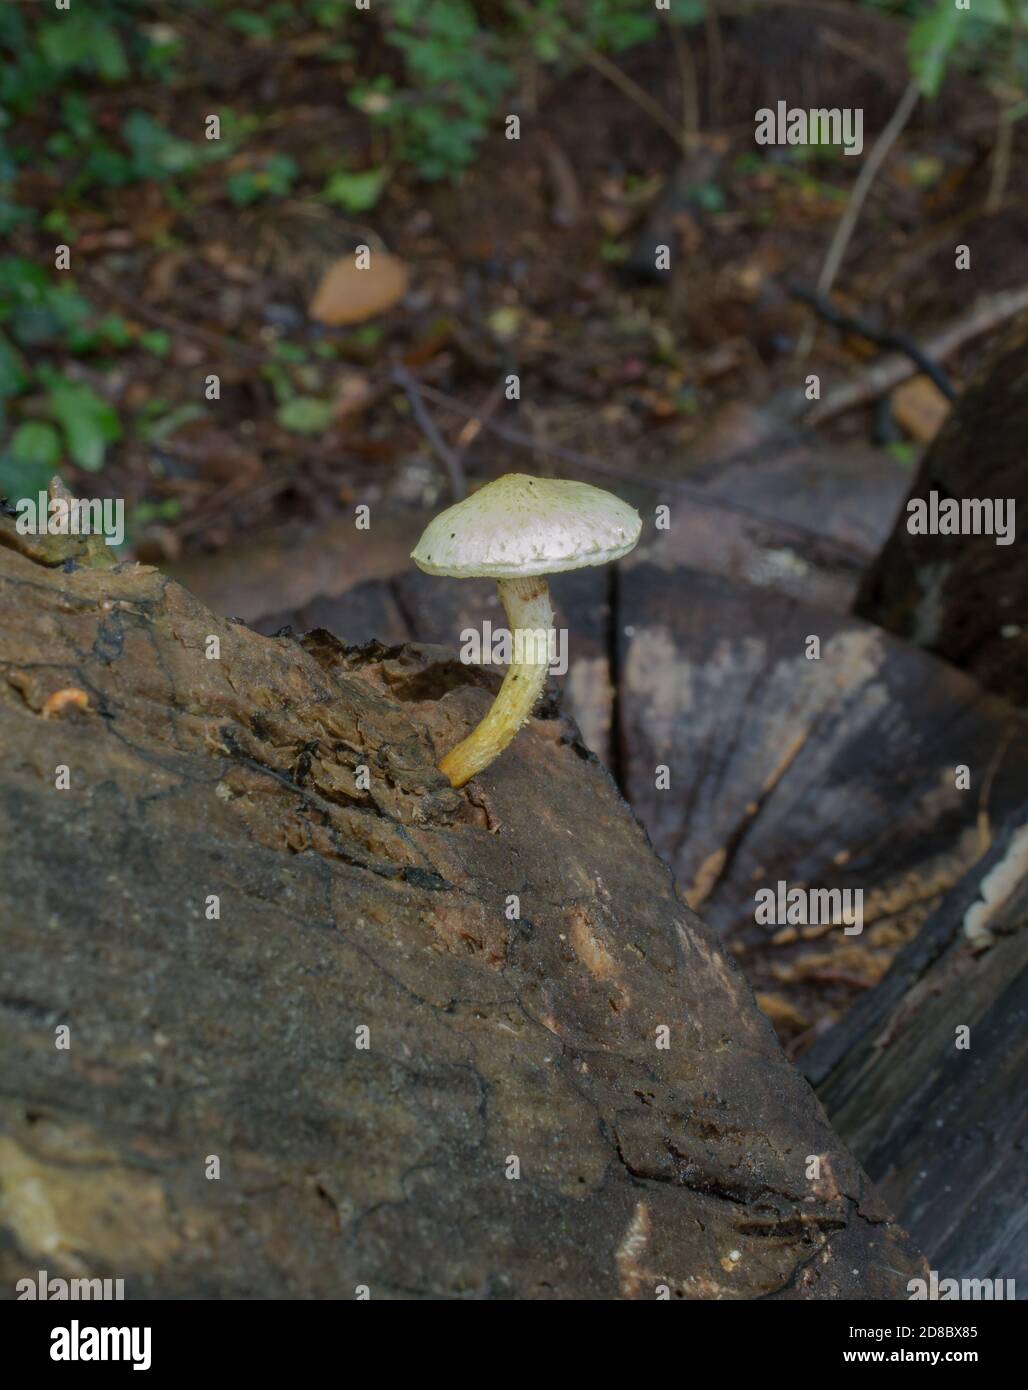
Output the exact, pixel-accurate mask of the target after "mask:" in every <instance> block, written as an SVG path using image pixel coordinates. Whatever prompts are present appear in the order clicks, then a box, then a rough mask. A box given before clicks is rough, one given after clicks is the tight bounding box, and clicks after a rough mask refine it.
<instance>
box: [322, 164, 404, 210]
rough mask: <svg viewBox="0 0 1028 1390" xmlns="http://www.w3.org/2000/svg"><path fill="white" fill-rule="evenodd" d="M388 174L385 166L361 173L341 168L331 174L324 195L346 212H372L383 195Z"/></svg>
mask: <svg viewBox="0 0 1028 1390" xmlns="http://www.w3.org/2000/svg"><path fill="white" fill-rule="evenodd" d="M388 176H389V171H388V170H387V169H386V168H385V167H384V166H383V167H381V168H379V169H366V170H364V172H363V173H360V174H348V173H347V172H346V171H345V170H344V169H339V170H337V172H336V173H334V174H332V175H330V177H329V179H328V181H327V183H326V184H325V188H324V192H323V194H322V196H323V197H324V198H325V199H326V200H327V201H328V202H330V203H338V205H339V206H340V207H341V208H342V209H343V210H344V211H345V212H370V210H371V209H372V208H373V207H374V206H375V204H376V203H377V202H378V200H379V198H380V197H381V196H382V190H383V188H385V185H386V179H387V178H388Z"/></svg>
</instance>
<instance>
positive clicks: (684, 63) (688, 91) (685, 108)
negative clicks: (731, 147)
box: [666, 11, 700, 150]
mask: <svg viewBox="0 0 1028 1390" xmlns="http://www.w3.org/2000/svg"><path fill="white" fill-rule="evenodd" d="M666 20H667V27H668V31H669V32H670V34H671V47H672V48H673V49H674V51H675V62H676V63H677V64H678V80H679V85H680V86H681V89H682V133H681V140H680V143H681V146H682V148H683V149H685V150H691V149H694V148H695V147H696V142H697V141H698V140H699V138H700V94H699V90H698V86H697V82H696V64H695V63H694V62H693V56H692V51H691V49H690V48H689V45H688V44H687V43H686V42H685V40H684V39H683V38H682V35H681V33H680V31H679V29H678V26H677V25H676V24H675V22H674V20H673V19H672V18H671V12H670V11H668V12H667V14H666Z"/></svg>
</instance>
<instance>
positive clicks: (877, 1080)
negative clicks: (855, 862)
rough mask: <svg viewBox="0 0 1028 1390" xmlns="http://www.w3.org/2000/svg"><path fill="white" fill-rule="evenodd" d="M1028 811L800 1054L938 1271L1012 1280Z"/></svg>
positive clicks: (1026, 971)
mask: <svg viewBox="0 0 1028 1390" xmlns="http://www.w3.org/2000/svg"><path fill="white" fill-rule="evenodd" d="M1026 820H1028V807H1026V808H1025V809H1024V811H1023V812H1022V814H1021V816H1020V817H1018V818H1014V819H1013V820H1012V821H1011V823H1010V825H1009V826H1008V827H1007V828H1006V830H1005V831H1004V832H1003V834H1002V835H1000V836H999V837H998V839H997V842H996V844H995V845H994V847H993V849H992V850H991V851H990V853H989V854H988V855H987V857H986V858H985V859H984V860H983V861H982V862H981V864H979V865H976V866H975V868H974V869H973V870H972V871H971V872H970V873H968V874H967V875H966V876H965V878H964V879H963V880H962V881H961V883H960V884H959V885H958V887H956V888H955V889H954V890H953V892H952V893H950V894H949V895H948V896H947V897H946V899H945V901H944V903H943V904H942V906H941V907H940V908H939V910H938V911H937V912H936V913H935V914H934V915H933V916H932V917H931V918H930V920H929V921H928V922H927V923H926V924H925V926H924V928H923V929H922V931H921V933H920V934H919V936H918V937H917V939H916V940H915V941H913V942H912V943H911V944H910V945H909V946H908V947H907V948H906V950H905V951H903V952H902V954H901V955H900V956H899V957H898V958H897V960H896V962H895V964H894V965H893V967H892V969H891V971H890V972H889V974H888V975H887V976H886V977H885V979H884V980H883V981H882V983H881V984H880V985H878V987H877V988H876V989H874V990H873V991H872V992H871V993H870V994H868V995H866V996H865V997H864V999H862V1000H861V1001H860V1003H859V1004H858V1005H857V1006H856V1007H855V1008H854V1009H853V1010H852V1011H851V1012H850V1013H849V1014H848V1015H847V1016H846V1018H845V1019H844V1020H843V1021H842V1023H841V1024H840V1025H839V1027H838V1028H835V1029H833V1031H832V1032H831V1033H829V1034H828V1036H827V1037H825V1038H824V1039H823V1040H822V1041H821V1042H820V1043H818V1044H817V1045H816V1046H815V1047H814V1048H813V1049H812V1051H811V1052H810V1053H809V1054H808V1055H807V1056H806V1057H804V1058H803V1061H802V1062H801V1067H802V1069H803V1071H804V1073H805V1074H806V1075H807V1076H808V1077H809V1078H810V1080H811V1082H812V1083H813V1084H814V1085H815V1086H816V1087H817V1089H818V1093H819V1095H820V1097H821V1099H822V1100H823V1101H824V1104H825V1106H826V1107H827V1109H828V1113H829V1115H830V1116H831V1117H832V1121H833V1123H834V1124H835V1125H836V1126H837V1127H838V1129H839V1131H840V1133H841V1134H842V1135H843V1136H844V1137H845V1138H846V1139H847V1141H848V1142H849V1143H850V1144H852V1146H853V1148H854V1150H855V1152H856V1153H857V1155H858V1156H859V1157H860V1158H861V1160H862V1161H863V1162H864V1163H865V1164H866V1165H867V1168H868V1171H869V1172H870V1173H871V1175H872V1176H873V1177H874V1178H875V1180H876V1181H877V1182H879V1183H880V1184H881V1187H882V1190H883V1192H884V1193H885V1195H886V1197H887V1198H888V1200H889V1201H890V1203H891V1204H892V1205H893V1206H894V1207H895V1209H896V1210H897V1211H898V1213H899V1215H900V1218H901V1219H902V1220H903V1221H904V1223H905V1224H906V1225H908V1226H909V1228H910V1230H911V1231H912V1232H913V1234H914V1236H915V1238H916V1239H917V1240H918V1241H919V1243H920V1244H921V1245H922V1246H923V1248H924V1249H925V1250H927V1251H929V1252H930V1255H931V1261H932V1266H933V1268H936V1269H938V1271H939V1273H940V1277H942V1276H945V1277H956V1278H968V1279H971V1278H977V1279H1004V1280H1005V1279H1014V1280H1015V1281H1016V1282H1018V1283H1020V1284H1021V1286H1022V1288H1023V1287H1024V1281H1025V1279H1026V1278H1028V1265H1026V1260H1025V1252H1026V1249H1028V1240H1026V1231H1025V1207H1024V1193H1025V1188H1026V1185H1028V1163H1026V1159H1025V1154H1026V1152H1028V1121H1026V1112H1025V1106H1024V1076H1025V1070H1026V1067H1028V1028H1026V1027H1025V1019H1026V1015H1028V930H1026V929H1025V921H1026V915H1028V824H1026ZM963 1028H966V1029H967V1030H968V1032H967V1034H966V1036H962V1035H961V1029H963Z"/></svg>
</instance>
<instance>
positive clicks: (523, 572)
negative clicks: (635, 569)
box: [411, 473, 642, 787]
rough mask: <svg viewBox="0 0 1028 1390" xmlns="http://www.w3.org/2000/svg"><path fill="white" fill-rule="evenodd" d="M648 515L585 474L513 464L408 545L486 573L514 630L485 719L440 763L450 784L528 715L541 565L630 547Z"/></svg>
mask: <svg viewBox="0 0 1028 1390" xmlns="http://www.w3.org/2000/svg"><path fill="white" fill-rule="evenodd" d="M641 530H642V519H641V518H640V516H639V513H638V512H637V511H636V510H635V509H634V507H630V506H629V505H628V504H627V502H622V501H621V499H620V498H619V497H615V496H613V495H612V494H611V493H609V492H604V491H603V490H602V489H601V488H598V487H590V486H589V484H588V483H572V482H565V481H561V480H560V479H556V478H529V477H527V476H526V475H525V474H524V473H508V474H506V475H505V476H504V477H502V478H497V479H496V481H495V482H492V483H487V484H486V486H485V487H483V488H480V489H479V490H478V491H477V492H475V493H474V494H473V495H472V496H471V497H466V498H465V499H464V501H463V502H458V503H456V504H455V505H454V506H452V507H448V508H447V509H446V511H445V512H440V514H439V515H438V516H437V517H435V519H434V520H432V521H430V522H429V524H428V526H427V527H426V528H425V532H424V535H423V536H422V537H421V539H420V540H419V541H418V543H417V546H416V547H415V548H414V550H413V551H412V552H411V559H412V560H413V561H414V563H415V564H416V565H417V566H418V567H419V568H420V569H423V570H424V571H425V573H426V574H440V575H447V576H449V577H450V578H453V579H477V578H483V577H484V578H489V579H495V580H496V588H497V590H498V592H499V595H500V602H501V603H502V604H503V611H504V612H505V613H506V615H507V623H508V625H509V627H510V631H511V635H512V638H513V651H512V660H511V664H510V667H509V669H508V671H507V674H506V676H505V677H504V681H503V684H502V685H501V686H500V689H499V692H498V693H497V696H496V699H495V700H494V701H493V704H492V706H491V708H490V709H489V711H488V713H487V714H486V716H485V718H484V719H483V720H482V722H481V723H480V724H479V725H478V726H477V727H476V728H475V729H474V730H472V732H471V733H470V734H469V735H468V736H467V738H466V739H464V740H463V742H461V743H458V744H457V746H456V748H453V749H451V750H450V752H449V753H447V754H446V756H445V757H444V758H443V760H442V762H441V763H440V764H439V771H440V772H442V773H443V775H444V776H445V777H447V778H448V779H449V781H450V785H451V786H453V787H462V786H463V785H464V783H465V782H467V781H469V780H470V779H471V778H472V777H474V776H475V775H476V773H479V772H481V771H482V769H483V768H486V767H488V766H489V764H490V763H491V762H492V761H493V759H494V758H495V757H497V756H498V755H499V754H500V753H502V752H503V750H504V748H506V746H507V744H508V743H510V741H511V739H512V738H513V737H514V735H515V734H516V733H517V731H518V730H519V729H520V728H521V726H522V725H523V724H525V723H526V722H527V720H528V717H529V715H530V714H531V712H532V706H533V705H534V704H535V702H536V700H537V699H538V698H539V696H540V694H541V693H542V689H543V685H544V683H545V681H546V671H547V668H548V666H549V664H550V638H551V635H552V632H553V610H552V608H551V607H550V594H549V586H548V585H547V583H546V580H545V578H544V577H543V576H544V575H547V574H558V573H560V572H562V571H563V570H577V569H584V568H585V566H586V565H605V564H607V562H608V561H610V560H617V559H619V558H620V556H622V555H627V554H628V552H629V551H630V550H631V549H632V548H633V546H634V545H635V544H636V542H637V541H638V539H639V533H640V531H641Z"/></svg>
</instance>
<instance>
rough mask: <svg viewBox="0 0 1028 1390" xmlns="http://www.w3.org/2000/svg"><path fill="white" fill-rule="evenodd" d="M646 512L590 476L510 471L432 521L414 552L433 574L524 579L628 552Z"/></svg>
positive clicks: (418, 562) (599, 562)
mask: <svg viewBox="0 0 1028 1390" xmlns="http://www.w3.org/2000/svg"><path fill="white" fill-rule="evenodd" d="M641 530H642V518H641V517H640V516H639V513H638V512H637V511H636V510H635V508H634V507H630V506H629V505H628V503H627V502H622V500H621V498H620V497H615V496H614V495H613V493H610V492H604V491H603V489H602V488H598V487H590V485H589V484H588V483H571V482H565V481H562V480H561V479H558V478H529V477H528V476H527V475H526V474H524V473H507V474H505V476H504V477H502V478H497V479H496V481H495V482H492V483H487V484H486V485H485V487H483V488H479V490H478V491H477V492H476V493H473V494H472V496H470V497H466V498H465V499H464V501H463V502H457V503H455V504H454V506H452V507H447V509H446V511H445V512H440V513H439V515H438V516H437V517H435V518H434V519H433V520H432V521H430V522H429V523H428V525H427V526H426V527H425V532H424V534H423V535H422V537H421V539H420V540H419V541H418V543H417V546H416V547H415V548H414V550H413V551H412V552H411V559H412V560H413V561H414V563H415V564H416V565H417V566H418V567H419V568H420V569H423V570H424V571H425V572H426V574H443V575H449V576H451V577H452V578H454V579H476V578H489V579H520V578H528V577H530V576H531V575H539V574H557V573H559V572H560V571H562V570H578V569H584V568H585V566H586V565H605V564H606V563H607V562H608V560H616V559H618V558H619V556H621V555H627V554H628V552H629V551H630V550H631V549H632V547H633V546H634V545H635V544H636V542H637V541H638V539H639V533H640V532H641Z"/></svg>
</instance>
